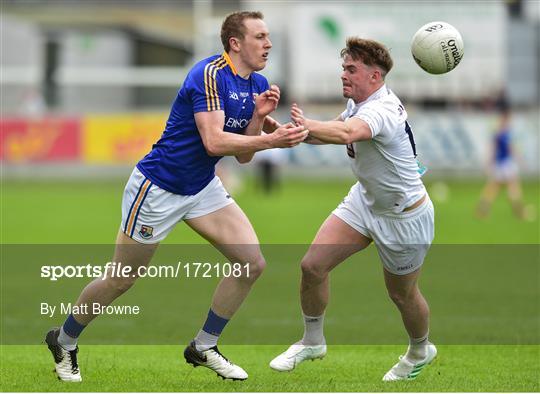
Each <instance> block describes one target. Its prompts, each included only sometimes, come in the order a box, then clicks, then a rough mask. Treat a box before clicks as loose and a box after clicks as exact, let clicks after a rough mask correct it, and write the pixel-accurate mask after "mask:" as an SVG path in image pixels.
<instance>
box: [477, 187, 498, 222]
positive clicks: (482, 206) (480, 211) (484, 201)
mask: <svg viewBox="0 0 540 394" xmlns="http://www.w3.org/2000/svg"><path fill="white" fill-rule="evenodd" d="M500 188H501V184H500V183H499V182H497V181H495V180H489V181H488V183H487V184H486V186H485V187H484V190H482V194H481V196H480V201H479V202H478V206H477V208H476V215H477V216H478V217H480V218H484V217H486V216H487V215H488V214H489V211H490V209H491V205H492V204H493V201H495V199H496V198H497V195H498V194H499V190H500Z"/></svg>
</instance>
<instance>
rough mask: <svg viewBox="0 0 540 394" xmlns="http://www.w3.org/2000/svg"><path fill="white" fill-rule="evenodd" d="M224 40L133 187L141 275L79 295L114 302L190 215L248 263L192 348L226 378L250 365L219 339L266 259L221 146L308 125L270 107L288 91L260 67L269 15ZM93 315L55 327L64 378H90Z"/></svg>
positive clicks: (272, 142) (126, 223)
mask: <svg viewBox="0 0 540 394" xmlns="http://www.w3.org/2000/svg"><path fill="white" fill-rule="evenodd" d="M221 41H222V43H223V47H224V52H223V54H221V55H215V56H211V57H209V58H207V59H204V60H202V61H200V62H198V63H197V64H195V66H193V68H192V69H191V71H190V72H189V73H188V75H187V77H186V79H185V81H184V83H183V85H182V87H181V89H180V90H179V92H178V95H177V96H176V99H175V100H174V103H173V105H172V109H171V113H170V116H169V119H168V121H167V124H166V128H165V131H164V132H163V134H162V136H161V138H160V139H159V141H158V142H157V143H156V144H155V145H154V146H153V148H152V150H151V151H150V153H148V154H147V155H146V156H145V157H144V158H143V159H142V160H141V161H140V162H139V163H138V164H137V166H136V167H135V169H134V170H133V173H132V174H131V177H130V179H129V181H128V183H127V186H126V188H125V191H124V196H123V202H122V222H121V228H120V230H119V232H118V236H117V240H116V249H115V253H114V260H113V261H115V262H121V263H122V265H123V266H130V267H132V273H135V275H131V274H130V275H128V277H116V276H113V275H106V277H105V278H104V279H103V278H99V279H97V280H94V281H93V282H91V283H90V284H88V285H87V286H86V287H85V288H84V289H83V291H82V293H81V294H80V296H79V299H78V300H77V303H76V304H75V305H77V306H82V305H91V304H94V303H99V304H101V305H108V304H110V303H111V302H113V301H114V300H115V299H116V298H117V297H118V296H120V295H121V294H122V293H124V292H125V291H126V290H128V289H129V288H130V287H131V286H132V285H133V283H134V282H135V280H136V278H137V273H138V270H139V267H145V266H147V265H148V263H149V262H150V260H151V258H152V255H153V254H154V252H155V250H156V248H157V246H158V244H159V242H160V241H162V240H163V239H164V238H165V237H166V236H167V234H169V233H170V231H171V230H172V229H173V228H174V227H175V225H176V223H178V222H179V221H181V220H183V221H184V222H185V223H186V224H187V225H188V226H190V227H191V228H192V229H193V230H195V231H196V232H197V233H199V234H200V235H201V236H203V237H204V238H205V239H207V240H208V242H210V243H211V244H212V245H214V246H215V247H216V248H217V249H218V250H219V251H220V252H221V253H222V254H223V255H224V256H226V257H227V258H228V259H229V260H231V261H235V262H238V261H241V262H246V263H249V270H247V269H246V270H245V272H243V273H242V275H240V277H232V276H231V277H228V278H224V279H222V280H221V282H220V283H219V285H218V286H217V289H216V290H215V293H214V296H213V299H212V304H211V307H210V310H209V312H208V317H207V319H206V321H205V323H204V325H203V327H202V328H201V330H200V331H199V333H198V334H197V335H196V337H195V339H194V340H193V342H191V344H189V345H188V346H187V347H186V349H185V351H184V357H185V359H186V361H187V362H188V363H191V364H193V365H194V366H199V365H201V366H205V367H207V368H210V369H211V370H213V371H215V372H216V373H217V374H218V375H219V376H221V377H223V378H226V379H236V380H244V379H247V377H248V375H247V373H246V372H245V371H244V370H243V369H242V368H241V367H239V366H237V365H235V364H234V363H232V362H231V361H229V360H228V359H227V358H225V357H224V356H223V355H222V354H221V353H220V352H219V350H218V348H217V341H218V338H219V336H220V334H221V332H222V330H223V328H224V327H225V325H226V324H227V322H228V321H229V320H230V319H231V317H232V316H233V315H234V313H235V312H236V311H237V309H238V308H239V307H240V305H241V304H242V302H243V301H244V299H245V298H246V296H247V295H248V293H249V291H250V289H251V286H252V285H253V283H254V282H255V280H256V279H257V278H258V277H259V275H260V274H261V273H262V271H263V269H264V267H265V260H264V258H263V256H262V254H261V251H260V248H259V244H258V239H257V235H256V234H255V231H254V230H253V227H252V226H251V223H250V222H249V220H248V218H247V217H246V215H245V214H244V212H243V211H242V210H241V209H240V207H239V206H238V205H237V204H236V203H235V202H234V200H233V199H232V198H231V197H230V195H229V194H228V193H227V191H226V190H225V189H224V187H223V185H222V184H221V181H220V180H219V178H218V177H216V176H215V173H214V170H215V165H216V163H217V162H218V161H219V160H220V159H221V157H222V156H236V158H237V160H238V161H239V162H241V163H246V162H249V161H250V160H251V159H252V157H253V155H254V154H255V152H257V151H260V150H264V149H269V148H286V147H293V146H295V145H297V144H299V143H300V142H302V141H303V140H304V139H305V138H306V137H307V134H308V131H306V130H304V127H303V126H295V125H293V124H291V123H289V124H286V125H280V124H279V123H278V122H276V121H275V120H273V119H272V118H270V117H269V116H268V115H269V114H270V113H271V112H273V111H274V110H275V109H276V107H277V104H278V101H279V98H280V91H279V88H278V87H277V86H275V85H272V86H269V84H268V82H267V80H266V78H264V77H263V76H262V75H260V74H258V73H257V71H260V70H262V69H263V68H264V67H265V66H266V62H267V61H268V54H269V52H270V49H271V48H272V43H271V41H270V38H269V32H268V29H267V27H266V24H265V23H264V21H263V15H262V14H261V13H260V12H236V13H233V14H231V15H229V16H227V18H226V19H225V20H224V22H223V25H222V28H221ZM262 130H264V131H265V133H261V131H262ZM238 245H241V247H239V246H238ZM78 309H83V308H78ZM94 317H95V315H94V314H92V313H72V314H71V315H69V316H68V317H67V319H66V321H65V323H64V324H63V326H62V327H60V328H57V329H53V330H51V331H49V332H48V333H47V336H46V343H47V344H48V347H49V349H50V350H51V352H52V354H53V357H54V361H55V370H56V373H57V375H58V377H59V378H60V379H61V380H64V381H81V380H82V378H81V374H80V370H79V366H78V363H77V352H78V347H77V339H78V337H79V335H80V334H81V332H82V330H83V329H84V328H85V327H86V326H87V325H88V324H89V323H90V322H91V321H92V319H93V318H94Z"/></svg>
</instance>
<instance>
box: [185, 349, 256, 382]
mask: <svg viewBox="0 0 540 394" xmlns="http://www.w3.org/2000/svg"><path fill="white" fill-rule="evenodd" d="M184 358H185V359H186V362H188V363H189V364H192V365H193V366H194V367H198V366H199V365H201V366H203V367H206V368H209V369H211V370H212V371H214V372H215V373H217V375H218V376H219V377H221V378H223V379H231V380H246V379H247V378H248V374H247V372H246V371H244V370H243V369H242V368H241V367H239V366H238V365H235V364H233V363H231V362H230V361H229V360H228V359H227V358H226V357H225V356H223V355H222V354H221V352H220V351H219V350H218V348H217V346H214V347H212V348H210V349H208V350H203V351H199V350H197V348H196V347H195V342H191V343H190V344H189V346H187V347H186V349H185V350H184Z"/></svg>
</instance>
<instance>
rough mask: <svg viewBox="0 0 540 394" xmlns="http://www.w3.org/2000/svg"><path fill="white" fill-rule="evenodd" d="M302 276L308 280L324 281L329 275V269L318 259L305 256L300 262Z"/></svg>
mask: <svg viewBox="0 0 540 394" xmlns="http://www.w3.org/2000/svg"><path fill="white" fill-rule="evenodd" d="M300 268H301V269H302V278H303V279H305V280H308V281H316V282H320V281H323V280H324V279H325V278H326V276H327V275H328V271H327V270H326V269H325V268H324V266H322V264H320V263H319V261H317V260H316V259H313V258H310V257H304V259H302V262H301V263H300Z"/></svg>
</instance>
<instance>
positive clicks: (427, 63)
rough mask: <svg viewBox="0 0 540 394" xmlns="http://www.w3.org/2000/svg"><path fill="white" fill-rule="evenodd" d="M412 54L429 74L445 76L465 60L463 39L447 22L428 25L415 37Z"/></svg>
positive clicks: (419, 30)
mask: <svg viewBox="0 0 540 394" xmlns="http://www.w3.org/2000/svg"><path fill="white" fill-rule="evenodd" d="M411 53H412V55H413V58H414V60H415V61H416V63H417V64H418V65H419V66H420V67H422V69H424V70H425V71H427V72H428V73H430V74H444V73H447V72H449V71H451V70H453V69H454V68H455V67H456V66H457V65H458V64H459V62H460V61H461V59H463V39H462V38H461V34H459V31H458V30H457V29H456V28H455V27H454V26H452V25H450V24H448V23H446V22H430V23H426V24H425V25H424V26H422V27H421V28H420V29H418V31H417V32H416V34H415V35H414V37H413V39H412V43H411Z"/></svg>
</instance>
